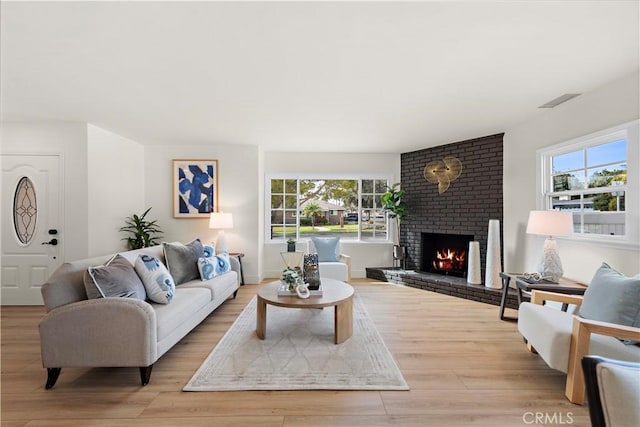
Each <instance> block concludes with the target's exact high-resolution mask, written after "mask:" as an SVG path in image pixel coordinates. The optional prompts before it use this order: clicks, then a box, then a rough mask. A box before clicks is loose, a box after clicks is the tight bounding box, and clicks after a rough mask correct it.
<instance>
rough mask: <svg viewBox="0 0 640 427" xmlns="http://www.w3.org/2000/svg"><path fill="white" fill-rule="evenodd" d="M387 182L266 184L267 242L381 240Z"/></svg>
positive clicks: (277, 180)
mask: <svg viewBox="0 0 640 427" xmlns="http://www.w3.org/2000/svg"><path fill="white" fill-rule="evenodd" d="M388 183H389V179H386V178H385V179H380V178H366V179H364V178H347V179H334V178H330V179H329V178H288V177H270V178H269V179H267V194H268V197H267V200H269V201H270V205H269V207H268V211H269V220H268V231H267V233H268V236H267V240H272V241H282V240H286V239H301V238H302V239H304V238H308V237H311V236H340V238H341V239H351V240H384V241H386V240H387V218H386V215H385V214H384V212H383V211H382V207H381V206H382V205H381V200H380V199H381V196H382V194H383V193H384V192H385V191H386V188H387V185H388Z"/></svg>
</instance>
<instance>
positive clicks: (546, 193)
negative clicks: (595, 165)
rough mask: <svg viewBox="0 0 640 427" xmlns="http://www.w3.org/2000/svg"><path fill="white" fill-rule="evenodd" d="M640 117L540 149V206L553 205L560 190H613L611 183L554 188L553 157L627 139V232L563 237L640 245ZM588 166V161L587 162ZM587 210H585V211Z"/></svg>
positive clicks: (548, 206) (564, 193)
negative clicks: (583, 186) (602, 185)
mask: <svg viewBox="0 0 640 427" xmlns="http://www.w3.org/2000/svg"><path fill="white" fill-rule="evenodd" d="M639 124H640V121H639V120H634V121H632V122H627V123H624V124H621V125H617V126H613V127H610V128H607V129H603V130H601V131H597V132H594V133H591V134H587V135H583V136H580V137H577V138H574V139H571V140H568V141H564V142H561V143H559V144H555V145H552V146H549V147H544V148H541V149H539V150H537V151H536V156H537V168H536V176H537V186H536V187H537V198H536V207H537V209H540V210H547V209H551V208H552V206H551V198H552V197H554V196H557V195H558V194H562V195H570V194H581V193H582V194H583V193H585V192H586V193H599V192H611V191H610V187H596V188H584V189H577V190H567V191H562V192H555V191H553V175H554V174H553V170H552V167H551V158H552V157H554V156H559V155H562V154H566V153H570V152H573V151H579V150H585V149H588V148H590V147H593V146H597V145H602V144H606V143H608V142H614V141H616V140H619V139H621V138H624V139H626V142H627V144H626V145H627V153H626V154H627V158H626V164H627V183H626V184H625V185H623V186H621V187H620V189H621V190H624V192H625V210H624V212H625V234H624V235H606V234H590V233H583V232H581V233H574V234H573V235H572V236H569V237H563V238H561V239H567V240H574V241H585V242H591V243H595V244H601V245H607V246H612V247H623V248H632V249H635V250H639V249H640V238H639V236H640V225H639V224H638V223H639V218H640V200H639V199H640V150H639V148H638V145H639V144H638V140H639V133H640V131H639ZM585 167H587V165H585ZM582 212H584V211H582Z"/></svg>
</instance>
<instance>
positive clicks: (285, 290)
mask: <svg viewBox="0 0 640 427" xmlns="http://www.w3.org/2000/svg"><path fill="white" fill-rule="evenodd" d="M301 285H302V286H303V287H305V288H306V289H307V291H308V292H309V296H310V297H321V296H322V295H323V294H324V293H323V291H322V286H320V287H319V288H318V289H309V286H308V284H307V283H302V282H298V284H297V285H295V289H294V290H293V291H290V290H289V285H287V284H286V283H282V286H280V287H279V288H278V296H279V297H293V296H299V295H298V292H297V290H298V288H299V287H300V286H301ZM300 298H305V299H306V297H300Z"/></svg>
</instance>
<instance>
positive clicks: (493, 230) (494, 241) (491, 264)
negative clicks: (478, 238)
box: [484, 219, 502, 289]
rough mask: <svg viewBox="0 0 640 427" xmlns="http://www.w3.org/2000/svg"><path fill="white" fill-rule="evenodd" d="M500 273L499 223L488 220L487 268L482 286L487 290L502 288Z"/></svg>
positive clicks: (495, 220) (494, 220)
mask: <svg viewBox="0 0 640 427" xmlns="http://www.w3.org/2000/svg"><path fill="white" fill-rule="evenodd" d="M501 271H502V266H501V262H500V221H499V220H497V219H490V220H489V233H488V235H487V268H486V269H485V275H484V285H485V286H486V287H487V288H494V289H500V288H502V281H501V280H500V272H501Z"/></svg>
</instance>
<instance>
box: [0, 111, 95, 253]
mask: <svg viewBox="0 0 640 427" xmlns="http://www.w3.org/2000/svg"><path fill="white" fill-rule="evenodd" d="M0 141H2V145H1V146H0V151H1V152H2V153H3V154H4V153H13V154H57V155H60V157H61V159H62V165H61V168H60V170H61V171H62V174H63V185H64V188H63V189H62V194H63V201H64V208H63V209H64V221H63V224H60V226H59V227H58V229H59V240H60V245H61V246H62V253H63V260H62V261H69V260H75V259H81V258H86V257H87V254H88V245H87V243H88V238H87V235H88V215H87V209H88V201H87V191H88V185H87V125H86V123H73V122H2V123H1V126H0Z"/></svg>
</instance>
